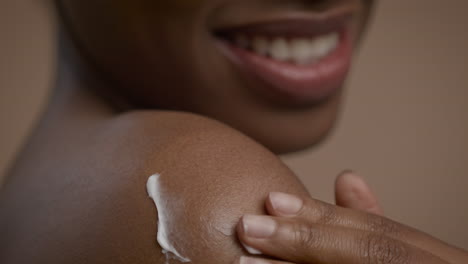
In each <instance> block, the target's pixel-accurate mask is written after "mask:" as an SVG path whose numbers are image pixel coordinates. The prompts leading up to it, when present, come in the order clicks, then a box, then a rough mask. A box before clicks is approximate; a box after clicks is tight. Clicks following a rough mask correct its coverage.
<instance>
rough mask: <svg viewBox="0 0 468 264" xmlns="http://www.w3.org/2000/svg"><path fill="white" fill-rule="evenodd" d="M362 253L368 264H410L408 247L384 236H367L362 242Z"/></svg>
mask: <svg viewBox="0 0 468 264" xmlns="http://www.w3.org/2000/svg"><path fill="white" fill-rule="evenodd" d="M360 250H361V251H362V252H360V253H361V254H360V255H361V256H362V258H363V263H366V264H409V263H411V260H410V254H409V249H408V247H407V246H406V245H405V244H403V243H401V242H398V241H397V240H394V239H392V238H389V237H387V236H385V235H382V234H372V233H371V234H367V235H365V236H364V237H363V238H362V240H361V241H360Z"/></svg>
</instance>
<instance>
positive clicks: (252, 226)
mask: <svg viewBox="0 0 468 264" xmlns="http://www.w3.org/2000/svg"><path fill="white" fill-rule="evenodd" d="M242 228H243V229H244V233H245V235H246V236H249V237H252V238H268V237H270V236H272V235H273V233H275V230H276V222H275V221H274V220H273V219H271V218H270V217H268V216H256V215H245V216H244V217H243V218H242Z"/></svg>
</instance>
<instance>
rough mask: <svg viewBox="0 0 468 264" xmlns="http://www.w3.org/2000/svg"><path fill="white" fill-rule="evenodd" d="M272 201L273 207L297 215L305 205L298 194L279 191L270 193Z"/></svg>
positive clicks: (286, 213) (280, 211) (285, 213)
mask: <svg viewBox="0 0 468 264" xmlns="http://www.w3.org/2000/svg"><path fill="white" fill-rule="evenodd" d="M270 201H271V205H272V206H273V209H274V210H275V211H277V212H279V213H281V214H283V215H297V214H298V213H299V211H300V210H301V209H302V206H303V205H304V202H303V201H302V199H300V198H298V197H297V196H294V195H290V194H285V193H279V192H272V193H270Z"/></svg>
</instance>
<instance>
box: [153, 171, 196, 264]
mask: <svg viewBox="0 0 468 264" xmlns="http://www.w3.org/2000/svg"><path fill="white" fill-rule="evenodd" d="M160 177H161V176H160V175H159V174H155V175H152V176H151V177H149V179H148V182H147V183H146V189H147V191H148V195H149V196H150V198H151V199H153V201H154V204H155V205H156V209H157V211H158V219H159V220H158V243H159V245H160V246H161V248H162V249H163V251H162V252H163V253H164V255H165V256H166V263H167V262H168V261H169V259H171V258H173V259H176V260H178V261H180V262H190V259H188V258H186V257H183V256H182V255H181V254H180V253H179V252H178V251H177V249H176V248H175V246H174V244H173V243H171V241H170V240H169V236H170V227H169V223H170V219H168V217H169V216H170V215H171V214H170V211H168V210H169V208H168V207H169V198H168V197H164V191H163V190H162V188H161V184H160Z"/></svg>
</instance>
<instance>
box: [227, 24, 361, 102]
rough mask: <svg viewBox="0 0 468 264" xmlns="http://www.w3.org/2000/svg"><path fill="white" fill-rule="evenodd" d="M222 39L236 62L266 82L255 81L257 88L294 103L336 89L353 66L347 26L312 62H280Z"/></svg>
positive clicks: (321, 96)
mask: <svg viewBox="0 0 468 264" xmlns="http://www.w3.org/2000/svg"><path fill="white" fill-rule="evenodd" d="M221 43H222V45H221V47H222V50H224V51H225V54H226V55H227V57H228V58H230V59H231V61H232V62H234V64H236V65H237V66H238V67H240V69H241V70H242V71H243V72H245V73H246V74H247V75H249V76H250V77H253V78H255V79H257V80H259V81H261V82H263V85H254V86H255V87H258V88H255V89H256V90H257V91H258V92H261V93H263V94H265V93H268V94H269V95H270V97H271V96H272V95H273V96H274V97H275V98H279V99H280V100H282V101H288V102H292V103H300V104H304V103H319V102H321V101H323V100H325V99H327V98H328V97H330V96H332V95H333V94H335V93H337V92H338V91H339V90H340V89H341V87H342V85H343V83H344V81H345V79H346V76H347V74H348V72H349V69H350V66H351V57H352V41H351V34H350V32H349V30H347V29H346V30H342V31H341V32H340V43H339V44H338V46H337V48H336V49H335V50H334V51H332V52H331V53H330V54H329V55H328V56H326V57H325V58H323V59H321V60H320V61H319V62H317V63H315V64H312V65H295V64H292V63H288V62H280V61H276V60H273V59H271V58H268V57H264V56H260V55H258V54H256V53H254V52H251V51H248V50H245V49H241V48H239V47H237V46H235V45H233V44H230V43H228V42H225V41H221ZM265 84H266V85H265ZM265 87H266V88H265Z"/></svg>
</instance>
